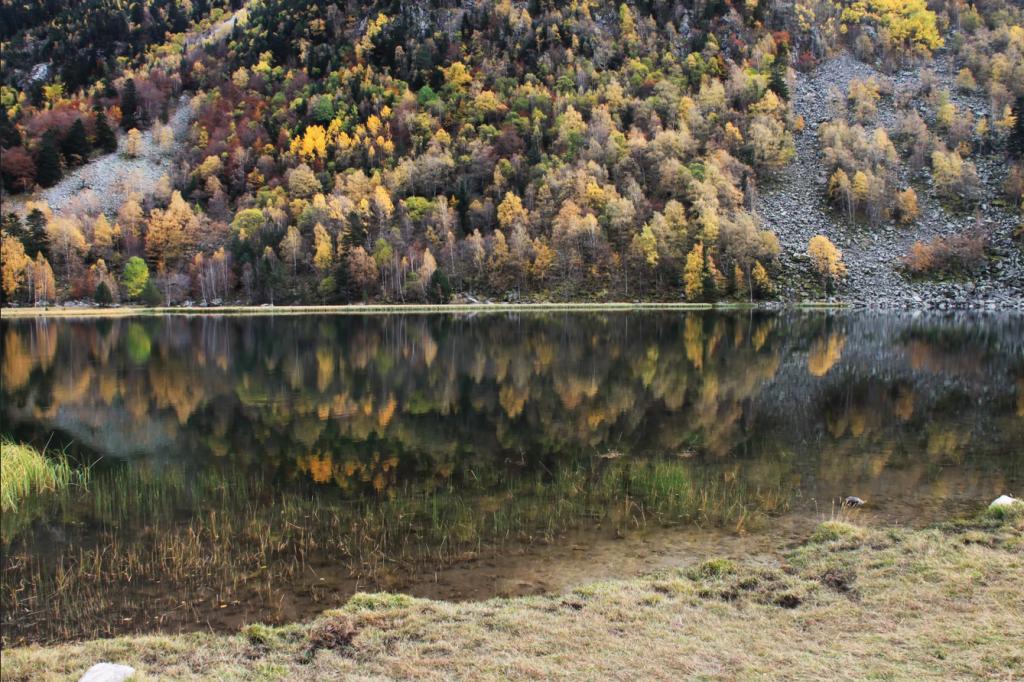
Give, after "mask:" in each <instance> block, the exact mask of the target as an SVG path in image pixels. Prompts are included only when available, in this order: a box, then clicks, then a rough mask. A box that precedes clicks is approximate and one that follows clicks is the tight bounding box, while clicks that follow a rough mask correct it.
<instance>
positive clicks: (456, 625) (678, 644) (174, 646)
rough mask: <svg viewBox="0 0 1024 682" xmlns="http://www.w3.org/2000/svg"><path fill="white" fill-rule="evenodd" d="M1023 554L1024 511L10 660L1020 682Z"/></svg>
mask: <svg viewBox="0 0 1024 682" xmlns="http://www.w3.org/2000/svg"><path fill="white" fill-rule="evenodd" d="M1022 536H1024V513H1022V509H1021V508H1020V507H1018V508H1016V509H1010V510H1008V511H1003V512H1000V513H999V514H985V515H983V516H982V517H980V518H977V519H972V520H968V521H960V522H956V523H950V524H945V525H943V526H940V527H937V528H931V529H925V530H919V531H909V530H905V529H891V528H880V529H873V528H866V527H860V526H853V525H851V524H836V523H833V524H832V525H830V526H829V527H828V528H826V529H825V530H823V531H821V532H819V533H816V534H815V541H813V542H808V543H805V544H803V545H801V546H799V547H797V548H795V549H794V550H792V551H791V552H789V553H788V554H787V555H786V556H785V557H784V559H782V560H781V561H780V563H779V564H777V565H769V564H766V563H765V562H764V561H753V560H751V561H738V562H729V561H722V560H715V561H708V562H705V563H703V564H701V565H699V566H695V567H680V568H679V569H678V570H672V571H666V572H663V573H660V574H657V575H653V576H649V577H644V578H638V579H635V580H627V581H615V582H607V583H599V584H593V585H588V586H585V587H580V588H579V589H576V590H574V591H572V592H570V593H567V594H561V595H552V596H545V597H521V598H513V599H493V600H489V601H485V602H468V603H465V602H464V603H449V602H440V601H432V600H425V599H415V598H411V597H406V596H402V595H395V594H359V595H356V596H355V597H353V598H352V599H351V600H350V601H349V602H348V603H347V604H346V605H345V606H344V607H343V608H341V609H337V610H332V611H326V612H324V613H323V614H322V615H321V616H320V617H319V618H317V619H315V620H314V621H312V622H310V623H307V624H292V625H286V626H282V627H271V626H259V625H254V626H249V627H247V628H245V629H244V630H242V631H241V632H239V633H237V634H211V633H195V634H186V635H176V636H165V635H150V636H144V637H121V638H116V639H110V640H97V641H89V642H83V643H74V644H63V645H58V646H51V647H39V646H32V647H25V648H8V649H5V651H4V678H5V679H10V680H12V682H13V681H17V680H29V679H32V680H48V679H65V678H67V677H71V678H72V679H74V677H75V676H77V675H80V674H81V673H82V671H84V670H85V669H87V668H88V667H89V666H90V665H92V664H93V663H95V662H96V661H100V660H111V661H116V662H120V663H127V664H130V665H132V666H134V667H135V668H136V669H137V670H138V671H139V675H138V677H139V678H140V679H238V680H263V679H341V678H357V679H371V678H372V679H412V678H415V679H485V680H486V679H494V680H498V679H501V680H504V679H566V678H573V679H580V678H583V679H665V680H674V679H680V678H699V679H755V678H763V677H775V676H778V675H779V674H780V673H779V671H785V672H784V673H783V674H782V676H783V677H785V678H786V679H798V680H812V679H813V680H818V679H835V678H842V679H848V678H851V679H1016V678H1018V677H1019V676H1020V674H1021V671H1022V670H1024V649H1022V648H1021V645H1020V643H1021V642H1022V641H1024V619H1022V618H1020V614H1021V613H1024V592H1022V591H1021V590H1020V576H1021V575H1022V574H1024V544H1022ZM954 615H955V617H952V616H954Z"/></svg>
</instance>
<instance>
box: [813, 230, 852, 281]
mask: <svg viewBox="0 0 1024 682" xmlns="http://www.w3.org/2000/svg"><path fill="white" fill-rule="evenodd" d="M807 255H809V256H810V257H811V266H812V267H813V268H814V271H815V272H817V273H818V274H819V275H821V277H822V279H823V280H824V281H825V290H826V291H828V292H830V293H831V291H832V290H833V289H834V287H835V285H836V283H837V282H838V281H839V280H841V279H842V278H843V277H846V264H845V263H843V252H842V251H840V250H839V249H838V248H836V245H835V244H833V243H832V242H831V241H829V238H828V237H826V236H825V235H823V234H819V235H815V236H813V237H811V241H810V242H809V243H808V244H807Z"/></svg>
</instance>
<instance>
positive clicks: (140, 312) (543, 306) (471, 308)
mask: <svg viewBox="0 0 1024 682" xmlns="http://www.w3.org/2000/svg"><path fill="white" fill-rule="evenodd" d="M850 307H851V306H850V305H849V304H844V303H828V302H820V303H819V302H807V303H799V304H786V305H770V306H769V305H758V304H754V305H750V304H747V303H657V302H649V303H647V302H645V303H448V304H412V303H410V304H384V303H381V304H356V305H352V304H343V305H284V306H249V305H232V306H208V307H199V306H194V307H182V306H154V307H145V306H117V307H108V308H100V307H89V306H81V307H79V306H46V307H24V308H8V307H4V308H0V318H2V319H17V318H33V317H142V316H155V315H185V316H203V315H209V316H233V315H312V314H316V315H389V314H423V313H488V312H493V313H508V312H524V313H532V312H606V311H609V312H613V311H671V310H681V311H701V310H758V311H773V310H782V309H786V308H794V309H803V310H841V309H847V308H850Z"/></svg>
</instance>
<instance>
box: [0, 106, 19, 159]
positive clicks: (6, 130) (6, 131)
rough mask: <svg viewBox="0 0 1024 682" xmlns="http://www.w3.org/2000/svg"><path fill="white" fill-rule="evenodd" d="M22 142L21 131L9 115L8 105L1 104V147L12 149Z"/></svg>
mask: <svg viewBox="0 0 1024 682" xmlns="http://www.w3.org/2000/svg"><path fill="white" fill-rule="evenodd" d="M20 144H21V132H19V131H18V129H17V128H16V127H15V126H14V123H13V122H12V121H11V119H10V117H9V116H8V115H7V107H4V106H0V147H3V148H5V149H10V148H11V147H17V146H18V145H20Z"/></svg>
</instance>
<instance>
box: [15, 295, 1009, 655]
mask: <svg viewBox="0 0 1024 682" xmlns="http://www.w3.org/2000/svg"><path fill="white" fill-rule="evenodd" d="M2 338H3V359H2V366H0V372H2V378H3V389H2V398H3V404H2V418H3V425H2V431H3V433H5V434H10V435H13V436H15V437H17V438H18V439H23V440H27V441H30V442H32V443H34V444H36V445H38V446H44V445H46V444H49V445H50V447H66V448H67V452H68V454H69V455H70V456H72V457H73V458H75V459H76V461H78V462H80V463H81V466H90V467H92V469H91V481H90V483H89V486H88V489H87V490H80V489H73V490H70V491H68V492H66V493H64V494H60V495H53V496H49V497H46V498H42V499H37V500H34V501H32V502H31V503H29V504H26V505H25V506H24V507H23V508H22V509H21V510H19V511H18V512H17V513H5V514H4V515H3V520H2V536H3V577H2V582H3V584H2V595H0V599H2V605H3V641H4V644H5V645H6V644H11V643H20V642H28V641H59V640H68V639H76V638H81V637H92V636H104V635H111V634H117V633H123V632H147V631H177V630H182V629H185V630H187V629H206V628H210V627H212V628H215V629H234V628H237V627H239V626H240V625H242V624H244V623H246V622H255V621H262V622H285V621H289V620H295V619H302V618H307V617H310V616H311V615H313V614H315V613H317V612H318V611H320V610H322V609H324V608H329V607H331V606H336V605H339V604H341V603H343V602H344V601H345V600H346V599H347V597H348V596H350V595H351V594H352V593H353V592H354V591H356V590H364V591H365V590H374V589H390V590H402V591H406V592H409V593H411V594H416V595H422V596H431V597H443V598H449V599H477V598H486V597H490V596H495V595H515V594H533V593H540V592H547V591H557V590H564V589H568V588H571V587H572V586H573V585H576V584H580V583H583V582H587V581H592V580H599V579H606V578H616V577H626V576H630V575H636V574H638V573H644V572H649V571H653V570H659V569H663V568H670V567H673V566H679V565H680V564H686V563H688V562H692V561H695V560H697V559H699V558H701V557H704V556H708V555H712V554H725V555H732V556H739V555H752V554H756V555H759V556H760V557H762V559H763V560H764V561H768V562H774V561H779V560H780V559H779V557H780V553H781V552H782V551H783V550H784V549H785V547H787V546H788V545H791V544H793V543H795V542H798V541H799V540H800V539H801V538H803V537H805V536H806V535H807V533H808V532H809V530H810V529H811V528H812V527H813V525H814V524H815V523H817V522H818V521H820V520H821V519H823V518H829V517H831V516H832V515H833V514H835V513H837V507H836V500H838V499H840V498H842V497H844V496H846V495H857V496H860V497H862V498H864V499H866V500H867V501H868V505H867V506H866V507H865V508H864V509H862V510H858V511H857V512H856V514H858V515H859V516H860V517H861V518H863V519H864V520H866V521H868V522H870V523H877V524H909V525H923V524H927V523H929V522H933V521H935V520H938V519H943V518H948V517H949V516H952V515H956V514H961V513H968V512H971V511H974V510H976V509H979V508H980V507H982V506H983V505H984V504H985V503H986V502H987V501H988V500H990V499H992V498H994V497H995V496H997V495H999V494H1001V493H1004V492H1010V493H1013V492H1015V493H1018V494H1019V493H1021V492H1024V491H1022V490H1021V487H1022V481H1024V446H1022V445H1021V444H1022V443H1024V318H1022V317H1020V316H1013V315H990V316H932V315H895V314H890V315H874V314H855V313H842V314H836V313H818V312H815V313H785V314H768V313H746V312H744V313H712V312H692V313H680V312H646V313H625V312H623V313H606V314H595V313H520V314H508V313H500V314H497V313H492V314H479V315H462V316H454V315H403V316H330V315H316V316H314V315H310V316H288V317H271V316H262V317H261V316H252V317H223V318H218V317H212V316H201V317H192V318H189V317H185V316H167V317H152V318H150V317H144V318H124V319H113V320H97V319H88V320H71V319H51V320H5V321H4V322H3V323H2Z"/></svg>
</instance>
